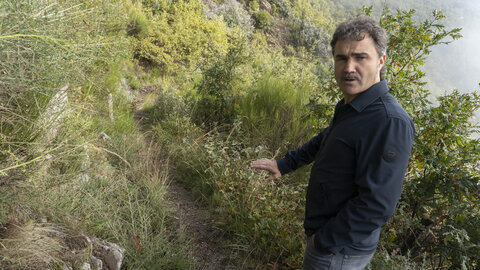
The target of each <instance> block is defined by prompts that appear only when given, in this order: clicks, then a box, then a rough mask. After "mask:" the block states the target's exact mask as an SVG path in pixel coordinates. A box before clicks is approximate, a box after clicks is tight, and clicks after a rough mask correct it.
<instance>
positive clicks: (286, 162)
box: [251, 17, 414, 270]
mask: <svg viewBox="0 0 480 270" xmlns="http://www.w3.org/2000/svg"><path fill="white" fill-rule="evenodd" d="M330 45H331V47H332V53H333V58H334V63H335V79H336V81H337V84H338V87H339V88H340V90H341V91H342V93H343V99H342V100H340V101H339V102H338V103H337V105H336V107H335V114H334V117H333V120H332V121H331V124H330V126H329V127H327V128H326V129H324V130H323V131H322V132H320V133H319V134H318V135H317V136H315V137H314V138H312V139H311V140H310V141H308V142H307V143H306V144H304V145H303V146H301V147H300V148H298V149H296V150H294V151H289V152H288V153H287V154H286V156H285V157H284V158H282V159H280V160H277V161H274V160H269V159H259V160H256V161H254V162H252V164H251V166H252V168H257V169H262V170H267V171H269V172H270V173H271V176H270V177H269V178H268V179H267V181H270V180H274V179H277V178H279V177H280V176H281V175H283V174H286V173H289V172H291V171H294V170H296V169H298V168H299V167H301V166H303V165H306V164H309V163H311V162H314V164H313V167H312V170H311V174H310V180H309V184H308V189H307V200H306V207H305V221H304V228H305V233H306V235H307V250H306V252H305V257H304V265H303V267H304V269H348V270H353V269H363V268H364V267H365V266H366V265H367V264H368V263H369V261H370V260H371V258H372V256H373V254H374V252H375V250H376V248H377V244H378V241H379V237H380V228H381V227H382V226H383V225H384V224H385V223H386V222H387V220H388V219H389V218H390V217H391V216H392V215H393V212H394V210H395V207H396V204H397V201H398V199H399V198H400V193H401V188H402V183H403V178H404V174H405V170H406V167H407V163H408V159H409V156H410V152H411V148H412V143H413V138H414V126H413V122H412V120H411V119H410V117H409V116H408V114H407V113H406V112H405V110H403V109H402V108H401V107H400V105H399V104H398V102H397V101H396V100H395V98H394V97H393V96H392V95H391V94H390V93H389V92H388V87H387V83H386V81H384V80H382V79H381V78H383V76H384V73H385V59H386V47H387V37H386V33H385V30H384V29H382V28H381V27H380V26H379V25H378V24H377V23H376V22H375V21H374V20H372V19H371V18H368V17H361V18H356V19H353V20H350V21H347V22H345V23H342V24H341V25H339V26H338V28H337V29H336V31H335V33H334V35H333V38H332V41H331V44H330Z"/></svg>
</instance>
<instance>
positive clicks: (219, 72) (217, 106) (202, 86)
mask: <svg viewBox="0 0 480 270" xmlns="http://www.w3.org/2000/svg"><path fill="white" fill-rule="evenodd" d="M230 42H231V43H232V45H231V46H230V48H229V50H228V52H227V54H226V55H225V56H219V57H217V58H216V62H214V63H213V64H212V65H206V66H205V67H204V71H203V77H202V80H201V81H200V83H199V84H198V85H197V86H196V91H197V95H196V96H192V99H193V100H192V102H193V103H194V108H193V119H194V122H195V123H197V124H198V125H205V127H206V128H207V129H212V128H214V127H216V126H219V125H222V124H231V123H232V122H233V120H234V119H235V117H236V110H237V108H236V107H237V106H238V105H237V103H238V101H237V99H238V93H237V92H236V91H235V88H234V87H235V85H236V81H238V80H239V74H238V70H239V67H240V66H241V65H243V64H244V63H245V62H246V61H247V59H248V55H247V51H246V40H245V38H244V37H243V36H242V35H241V34H240V35H239V36H231V38H230Z"/></svg>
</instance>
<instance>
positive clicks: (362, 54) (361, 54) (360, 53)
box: [352, 52, 368, 57]
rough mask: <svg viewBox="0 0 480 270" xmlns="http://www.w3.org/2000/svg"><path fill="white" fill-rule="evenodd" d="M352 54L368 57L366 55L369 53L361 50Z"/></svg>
mask: <svg viewBox="0 0 480 270" xmlns="http://www.w3.org/2000/svg"><path fill="white" fill-rule="evenodd" d="M352 55H353V56H355V57H359V56H360V57H366V56H368V53H366V52H359V53H352Z"/></svg>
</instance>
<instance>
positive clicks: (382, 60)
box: [379, 54, 387, 69]
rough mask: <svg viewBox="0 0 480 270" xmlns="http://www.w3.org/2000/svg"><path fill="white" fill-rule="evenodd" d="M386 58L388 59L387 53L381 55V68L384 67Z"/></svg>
mask: <svg viewBox="0 0 480 270" xmlns="http://www.w3.org/2000/svg"><path fill="white" fill-rule="evenodd" d="M385 59H387V55H386V54H384V55H382V56H380V63H379V64H380V65H379V69H382V67H383V65H385Z"/></svg>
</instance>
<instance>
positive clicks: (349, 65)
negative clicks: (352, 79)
mask: <svg viewBox="0 0 480 270" xmlns="http://www.w3.org/2000/svg"><path fill="white" fill-rule="evenodd" d="M344 72H346V73H352V72H355V62H354V61H353V60H352V59H351V58H349V59H347V61H346V63H345V67H344Z"/></svg>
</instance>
